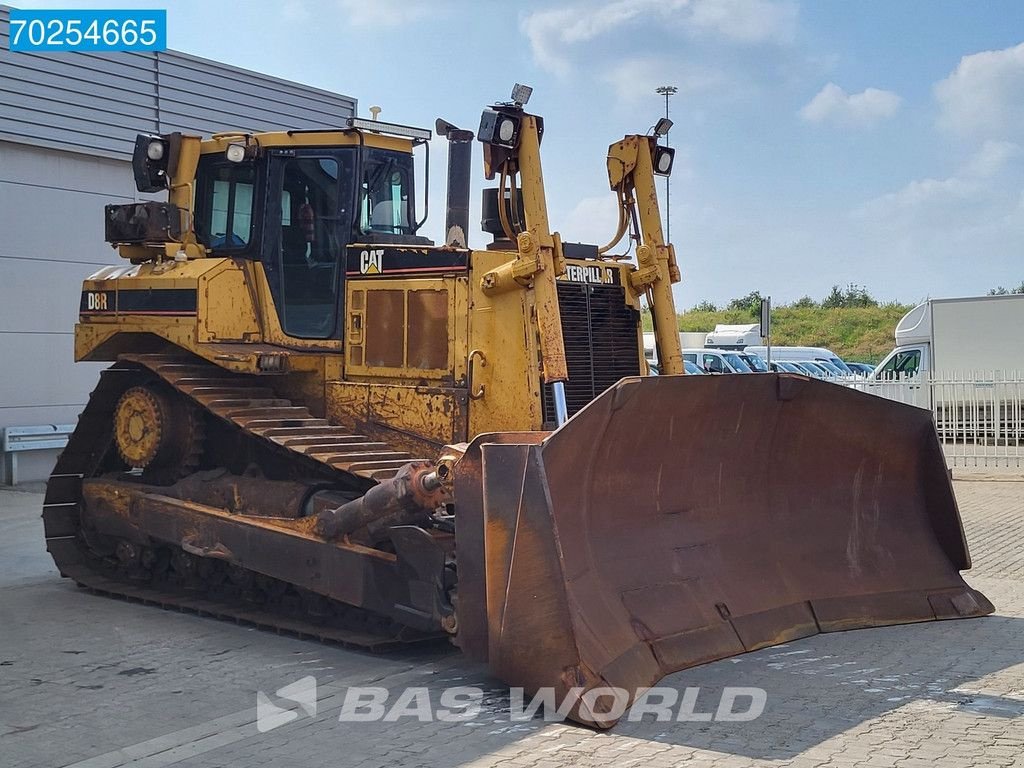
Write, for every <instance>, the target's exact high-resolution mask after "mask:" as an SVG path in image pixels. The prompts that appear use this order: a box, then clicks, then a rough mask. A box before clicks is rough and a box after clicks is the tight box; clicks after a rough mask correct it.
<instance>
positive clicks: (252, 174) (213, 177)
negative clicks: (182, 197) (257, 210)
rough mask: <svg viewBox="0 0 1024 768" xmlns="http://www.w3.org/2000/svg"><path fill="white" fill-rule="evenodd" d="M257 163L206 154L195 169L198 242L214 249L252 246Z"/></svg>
mask: <svg viewBox="0 0 1024 768" xmlns="http://www.w3.org/2000/svg"><path fill="white" fill-rule="evenodd" d="M255 188H256V166H255V165H253V164H252V163H229V162H227V161H226V160H224V159H223V158H222V157H220V156H216V155H214V156H211V155H207V156H204V157H203V158H202V159H201V160H200V161H199V169H198V171H197V172H196V199H195V230H196V237H197V238H198V240H199V242H200V243H202V244H203V245H205V246H206V247H207V248H212V249H215V250H231V251H241V250H245V249H246V248H248V247H249V243H250V242H251V241H252V234H253V228H254V221H253V218H254V217H253V205H254V198H255V195H254V190H255Z"/></svg>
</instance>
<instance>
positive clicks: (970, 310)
mask: <svg viewBox="0 0 1024 768" xmlns="http://www.w3.org/2000/svg"><path fill="white" fill-rule="evenodd" d="M1022 327H1024V294H1011V295H1009V296H969V297H966V298H960V299H928V301H926V302H924V303H923V304H919V305H918V306H916V307H914V308H913V309H912V310H910V311H909V312H907V314H906V315H904V316H903V319H902V320H900V321H899V323H898V324H897V325H896V348H895V349H894V350H893V351H892V352H890V353H889V354H888V355H887V356H886V358H885V359H884V360H882V362H881V363H880V364H879V365H878V366H877V367H876V368H875V372H874V378H876V379H902V378H907V377H910V376H915V375H917V374H918V373H928V374H930V375H935V374H942V375H964V374H971V373H976V374H979V375H984V376H989V377H991V376H996V377H1007V376H1012V375H1014V374H1017V373H1024V334H1021V333H1020V329H1021V328H1022Z"/></svg>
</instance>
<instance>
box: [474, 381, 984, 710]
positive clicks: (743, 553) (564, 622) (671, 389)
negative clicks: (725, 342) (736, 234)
mask: <svg viewBox="0 0 1024 768" xmlns="http://www.w3.org/2000/svg"><path fill="white" fill-rule="evenodd" d="M456 496H457V498H458V500H459V507H460V509H459V512H457V514H458V515H459V520H458V528H457V530H458V537H459V540H458V551H459V571H460V572H459V621H460V640H459V642H460V645H462V647H463V649H464V650H465V651H466V652H467V653H468V654H469V655H470V656H473V657H475V658H478V659H481V660H486V661H487V662H488V663H489V664H490V667H491V669H492V671H493V672H494V674H495V675H496V676H498V677H500V678H502V679H504V680H505V681H506V682H508V683H509V684H510V685H513V686H522V687H523V688H525V689H526V690H527V692H528V693H530V695H532V693H533V692H536V691H537V690H538V689H541V688H546V687H554V689H555V694H556V700H557V701H558V702H564V701H566V698H567V697H568V698H569V699H572V700H573V701H574V702H575V703H574V704H573V706H572V709H571V710H570V713H569V716H570V717H572V718H573V719H575V720H577V721H579V722H582V723H586V724H589V725H595V726H598V727H609V726H611V725H613V724H614V722H615V721H616V720H617V719H618V717H620V716H621V714H622V709H623V708H624V704H623V703H622V701H619V702H616V701H615V699H614V697H613V696H611V694H610V691H609V689H612V688H616V689H622V690H623V691H625V694H621V693H620V694H619V696H620V698H621V697H622V696H625V701H626V703H631V702H632V701H633V700H634V699H635V697H636V696H637V695H639V694H640V693H642V692H643V691H644V690H645V689H646V688H648V687H650V686H652V685H654V684H655V683H656V682H657V681H658V680H659V679H661V678H662V677H663V676H665V675H667V674H669V673H671V672H675V671H678V670H681V669H685V668H687V667H691V666H694V665H697V664H703V663H705V662H709V661H712V660H714V659H720V658H724V657H727V656H733V655H736V654H739V653H743V652H745V651H752V650H755V649H758V648H764V647H766V646H771V645H775V644H778V643H784V642H787V641H791V640H794V639H797V638H801V637H807V636H809V635H813V634H815V633H818V632H831V631H837V630H846V629H855V628H859V627H877V626H882V625H888V624H901V623H907V622H916V621H926V620H932V619H946V618H959V617H968V616H981V615H984V614H987V613H990V612H992V610H993V607H992V604H991V603H990V602H989V601H988V600H987V599H986V598H985V597H984V596H983V595H982V594H981V593H979V592H977V591H975V590H973V589H971V588H970V587H969V586H968V585H967V584H966V583H965V582H964V580H963V579H962V578H961V576H960V573H959V571H961V570H964V569H967V568H969V567H970V559H969V555H968V552H967V545H966V542H965V540H964V534H963V528H962V526H961V523H960V516H959V512H958V510H957V505H956V500H955V498H954V496H953V489H952V484H951V482H950V478H949V474H948V472H947V469H946V463H945V459H944V457H943V454H942V449H941V446H940V445H939V442H938V438H937V436H936V433H935V429H934V427H933V425H932V421H931V417H930V414H929V413H928V411H925V410H921V409H918V408H915V407H912V406H906V405H901V404H898V403H895V402H891V401H888V400H884V399H882V398H880V397H876V396H874V395H868V394H864V393H860V392H855V391H853V390H850V389H847V388H845V387H842V386H838V385H835V384H831V383H826V382H820V381H814V380H809V379H805V378H803V377H796V376H789V375H785V374H783V375H776V374H760V375H745V376H741V375H733V376H664V377H650V378H642V379H641V378H634V379H624V380H622V381H621V382H619V383H618V384H617V385H615V386H614V387H612V388H611V389H609V390H608V391H607V392H605V393H604V394H603V395H602V396H600V397H599V398H597V399H596V400H595V401H594V402H592V403H591V404H590V405H589V406H587V407H586V408H585V409H584V410H582V411H581V412H579V413H578V414H577V415H576V416H574V417H573V418H572V419H570V420H569V421H568V422H567V423H566V424H565V425H564V426H562V427H561V428H560V429H558V430H557V431H555V432H553V433H528V434H520V435H483V436H481V437H479V438H477V439H476V440H475V441H474V442H473V443H472V444H471V445H470V446H469V450H468V451H467V453H466V454H465V456H464V457H463V460H462V462H461V463H460V464H459V465H458V466H457V467H456ZM463 502H465V503H463ZM474 508H475V509H474ZM573 688H576V689H577V690H576V691H575V692H574V691H573V690H572V689H573ZM581 688H582V690H583V691H584V692H590V693H591V694H593V695H589V696H588V695H587V694H586V693H584V694H583V695H582V697H580V693H581V691H580V689H581ZM601 689H604V690H603V691H602V690H601ZM577 697H579V698H577Z"/></svg>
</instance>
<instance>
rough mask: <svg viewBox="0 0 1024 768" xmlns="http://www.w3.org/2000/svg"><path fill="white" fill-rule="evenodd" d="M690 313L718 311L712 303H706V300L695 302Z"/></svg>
mask: <svg viewBox="0 0 1024 768" xmlns="http://www.w3.org/2000/svg"><path fill="white" fill-rule="evenodd" d="M690 311H691V312H717V311H718V307H716V306H715V305H714V304H713V303H712V302H710V301H708V300H707V299H704V300H703V301H699V302H697V303H696V304H695V305H694V307H693V309H691V310H690Z"/></svg>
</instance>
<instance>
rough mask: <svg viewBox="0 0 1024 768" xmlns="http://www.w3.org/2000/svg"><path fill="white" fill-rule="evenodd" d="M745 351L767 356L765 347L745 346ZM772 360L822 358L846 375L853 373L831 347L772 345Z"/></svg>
mask: <svg viewBox="0 0 1024 768" xmlns="http://www.w3.org/2000/svg"><path fill="white" fill-rule="evenodd" d="M744 351H745V352H752V353H754V354H755V355H759V356H760V357H763V358H765V359H767V358H768V348H767V347H747V348H746V349H745V350H744ZM772 360H794V361H797V362H799V361H801V360H810V361H811V362H815V361H817V360H824V361H825V362H827V363H832V365H834V366H835V367H836V368H838V369H839V370H840V371H842V372H843V373H844V374H845V375H847V376H853V375H854V373H853V371H851V370H850V369H849V368H847V367H846V363H844V362H843V359H842V358H841V357H839V355H837V354H836V353H835V352H833V351H832V350H831V349H825V348H824V347H772Z"/></svg>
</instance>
